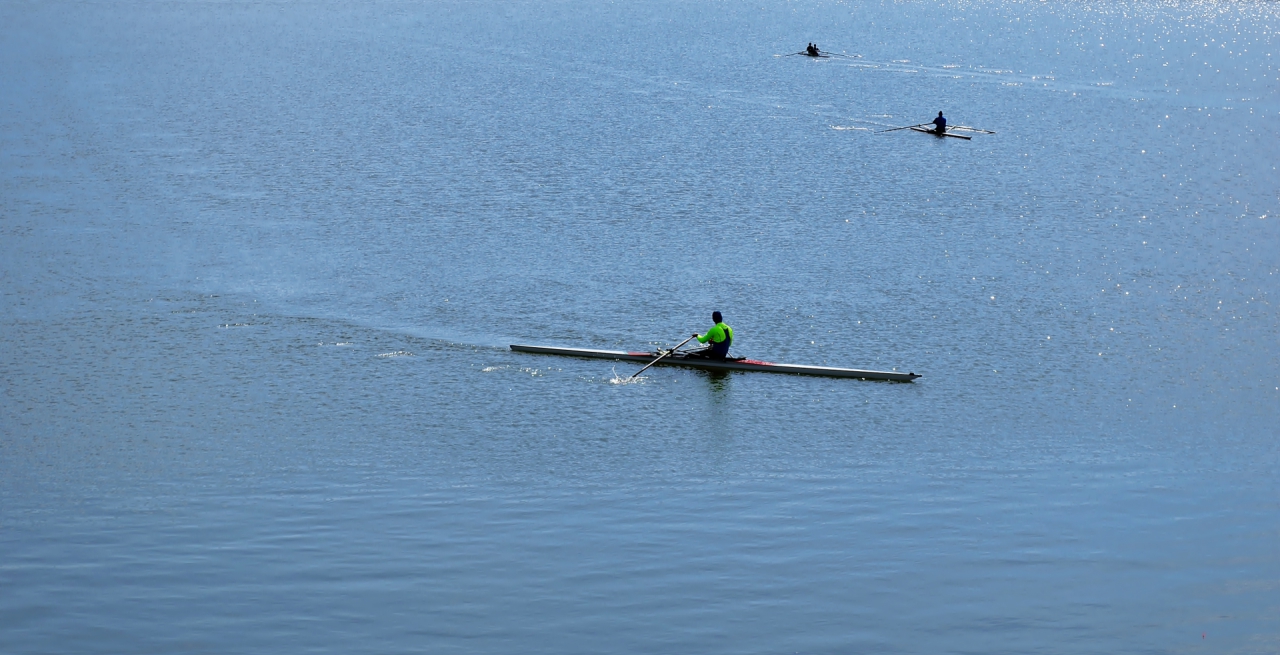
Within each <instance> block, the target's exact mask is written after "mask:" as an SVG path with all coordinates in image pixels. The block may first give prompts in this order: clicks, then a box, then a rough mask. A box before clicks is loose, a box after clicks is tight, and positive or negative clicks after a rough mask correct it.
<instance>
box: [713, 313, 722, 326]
mask: <svg viewBox="0 0 1280 655" xmlns="http://www.w3.org/2000/svg"><path fill="white" fill-rule="evenodd" d="M723 320H724V317H723V316H721V315H720V312H711V322H712V323H719V322H720V321H723Z"/></svg>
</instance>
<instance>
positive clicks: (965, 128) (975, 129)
mask: <svg viewBox="0 0 1280 655" xmlns="http://www.w3.org/2000/svg"><path fill="white" fill-rule="evenodd" d="M951 129H953V130H969V131H970V132H981V133H983V134H995V132H992V131H991V130H980V129H978V128H976V127H969V126H968V125H953V126H952V127H951Z"/></svg>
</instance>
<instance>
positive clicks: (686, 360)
mask: <svg viewBox="0 0 1280 655" xmlns="http://www.w3.org/2000/svg"><path fill="white" fill-rule="evenodd" d="M511 349H512V350H514V351H516V352H520V353H534V354H538V355H561V356H563V357H584V358H588V359H612V360H616V361H621V362H645V363H647V362H649V361H651V360H652V359H653V358H654V357H657V356H658V355H660V354H662V353H661V352H636V351H627V350H592V349H589V348H559V347H555V346H522V345H512V346H511ZM657 364H658V366H687V367H690V368H700V369H702V370H705V371H757V372H760V373H790V374H792V375H817V376H822V377H829V378H857V379H860V380H889V381H892V382H910V381H912V380H914V379H916V378H918V377H920V376H919V375H916V374H915V373H899V372H897V371H863V370H859V369H854V368H835V367H831V366H804V365H801V364H774V363H772V362H762V361H759V360H756V359H728V360H724V361H718V360H711V359H698V358H694V357H685V356H684V353H676V354H674V355H668V356H667V357H664V358H663V359H662V360H661V361H659V362H657Z"/></svg>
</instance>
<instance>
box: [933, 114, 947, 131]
mask: <svg viewBox="0 0 1280 655" xmlns="http://www.w3.org/2000/svg"><path fill="white" fill-rule="evenodd" d="M933 125H934V128H935V129H934V131H933V133H934V134H939V135H941V134H946V133H947V119H945V118H943V117H942V112H938V117H937V118H935V119H933Z"/></svg>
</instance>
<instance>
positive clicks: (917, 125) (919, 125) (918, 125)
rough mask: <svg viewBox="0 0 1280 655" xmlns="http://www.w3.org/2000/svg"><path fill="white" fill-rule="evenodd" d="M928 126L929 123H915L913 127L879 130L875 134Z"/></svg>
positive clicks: (904, 126) (905, 126)
mask: <svg viewBox="0 0 1280 655" xmlns="http://www.w3.org/2000/svg"><path fill="white" fill-rule="evenodd" d="M929 124H930V123H917V124H915V125H903V126H902V127H895V128H893V129H892V130H880V131H879V132H877V134H884V133H885V132H897V131H898V130H909V129H911V128H913V127H924V126H925V125H929Z"/></svg>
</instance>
